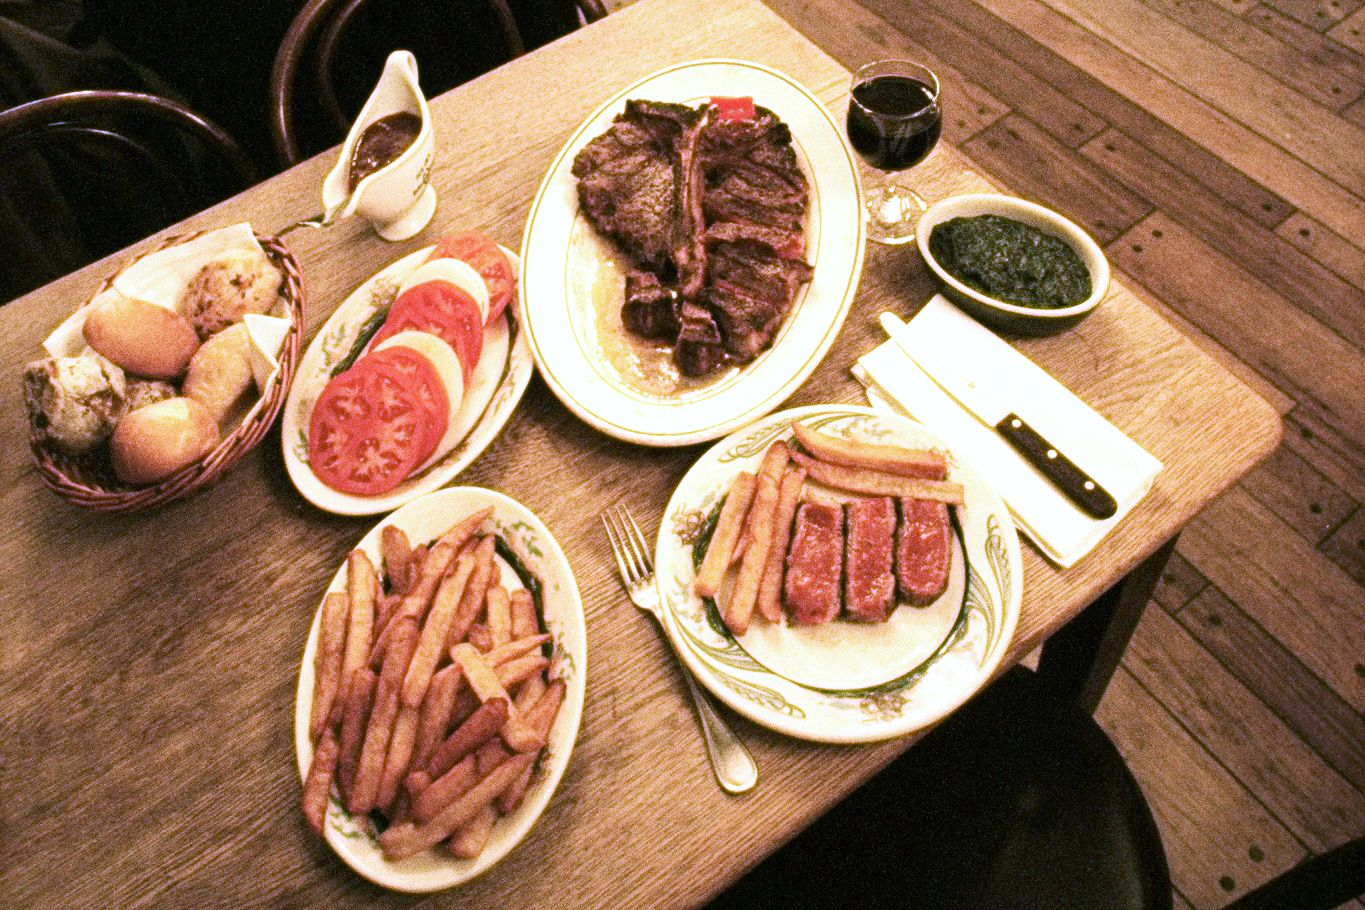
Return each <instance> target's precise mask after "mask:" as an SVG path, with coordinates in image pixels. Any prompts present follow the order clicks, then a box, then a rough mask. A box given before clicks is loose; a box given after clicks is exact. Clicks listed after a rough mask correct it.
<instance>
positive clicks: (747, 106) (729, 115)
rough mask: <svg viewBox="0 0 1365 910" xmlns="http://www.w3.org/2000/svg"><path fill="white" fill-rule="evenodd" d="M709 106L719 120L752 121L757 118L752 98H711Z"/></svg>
mask: <svg viewBox="0 0 1365 910" xmlns="http://www.w3.org/2000/svg"><path fill="white" fill-rule="evenodd" d="M711 104H712V105H713V106H714V107H715V108H716V114H717V115H718V116H719V117H720V119H721V120H752V119H754V117H756V116H758V111H756V110H755V109H754V99H752V98H747V97H746V98H720V97H716V98H712V99H711Z"/></svg>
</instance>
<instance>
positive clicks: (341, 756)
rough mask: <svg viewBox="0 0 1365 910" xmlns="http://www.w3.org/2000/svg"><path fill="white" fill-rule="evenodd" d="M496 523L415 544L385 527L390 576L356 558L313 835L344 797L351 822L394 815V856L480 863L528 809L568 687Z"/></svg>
mask: <svg viewBox="0 0 1365 910" xmlns="http://www.w3.org/2000/svg"><path fill="white" fill-rule="evenodd" d="M491 512H492V510H491V508H490V509H484V510H481V511H479V512H476V513H474V514H472V515H469V516H467V517H466V518H464V519H463V520H461V521H459V522H458V523H456V524H455V525H454V526H453V527H451V528H450V530H448V531H446V532H445V533H444V534H441V535H440V536H439V537H438V538H437V539H436V540H434V541H431V542H429V543H422V544H417V545H414V544H413V542H412V541H411V540H409V539H408V537H407V535H406V534H404V533H403V531H402V530H400V529H398V528H396V527H386V528H384V529H383V530H381V531H380V533H379V553H380V558H379V563H380V565H382V567H383V574H382V576H381V575H380V574H379V573H378V572H376V569H375V565H374V562H372V561H371V559H370V557H369V556H368V555H367V554H366V553H365V552H364V551H361V550H356V551H354V552H352V553H351V554H349V555H348V557H347V563H346V587H345V592H344V593H342V592H336V593H333V594H330V595H328V596H327V598H326V599H325V600H324V604H323V608H322V610H321V616H320V618H319V620H318V633H317V634H318V638H317V647H316V656H315V659H314V667H313V669H314V684H313V693H312V694H313V701H312V704H311V705H310V708H309V718H308V721H309V732H310V734H311V738H312V739H313V741H314V743H315V744H316V747H315V749H314V753H313V759H312V763H311V764H310V766H309V769H308V773H307V775H306V777H305V781H304V788H303V794H302V806H303V811H304V816H305V819H306V821H307V822H308V824H309V826H310V827H312V828H313V829H314V830H315V831H318V832H319V833H321V832H322V830H323V828H324V826H325V825H326V823H327V821H326V812H327V803H328V799H329V793H333V792H334V793H336V794H337V795H338V799H339V801H340V802H341V804H342V805H344V806H345V807H346V808H347V810H348V811H349V812H350V813H351V814H352V815H353V816H363V815H365V814H368V813H370V812H374V811H378V812H381V813H383V814H384V815H385V816H386V817H387V820H388V822H389V827H388V829H387V830H386V831H385V833H384V834H383V835H382V836H381V837H380V843H381V846H382V847H383V849H384V851H385V855H386V856H389V857H390V858H399V857H401V856H409V855H411V854H412V852H420V851H421V850H425V849H427V848H429V847H432V846H436V845H437V844H439V843H440V842H441V841H446V842H447V843H446V844H445V846H444V849H445V850H446V851H447V852H448V853H449V854H451V855H454V856H459V857H464V858H472V857H475V856H477V855H478V853H479V852H480V851H481V850H482V849H483V847H484V846H485V845H486V844H487V843H488V841H489V838H490V837H491V835H492V831H493V829H494V828H495V827H496V825H497V820H498V818H499V817H500V816H501V815H505V814H507V813H508V812H511V811H514V810H515V808H516V807H517V806H518V805H520V803H521V800H522V794H523V793H524V791H525V788H526V785H527V782H529V780H530V779H531V776H532V770H533V768H534V766H535V762H536V760H537V759H538V757H539V755H540V754H541V750H543V749H544V747H545V743H546V740H547V737H548V732H549V730H550V728H551V726H552V725H553V721H554V717H555V715H556V714H557V712H558V710H559V707H560V704H561V702H562V700H563V692H564V689H565V686H564V683H563V682H562V681H558V680H557V681H555V682H553V683H552V682H550V681H549V680H548V679H547V675H548V674H549V672H550V670H551V667H550V663H551V662H550V660H549V659H548V658H546V657H545V656H544V653H543V649H544V645H546V644H547V643H550V641H551V636H550V635H548V634H544V633H542V632H541V631H540V628H541V621H540V617H539V616H538V611H537V608H536V602H535V600H534V598H533V597H532V596H531V593H530V592H529V591H527V590H524V589H517V590H515V591H508V590H506V589H505V588H503V587H502V586H501V584H500V580H501V574H500V572H499V569H498V565H497V562H496V554H495V548H494V539H493V537H492V535H491V534H489V533H487V532H486V531H485V530H484V526H485V523H486V522H487V520H488V518H489V517H490V515H491ZM381 582H382V583H381ZM476 639H477V642H476V641H475V640H476ZM476 643H477V644H478V645H480V646H482V647H481V648H480V647H476V646H475V645H476ZM509 690H511V691H512V692H515V693H516V698H515V699H514V698H513V696H512V695H511V694H509ZM504 792H507V794H508V795H507V797H506V798H501V799H500V797H502V796H503V794H504ZM500 806H502V807H505V808H499V807H500Z"/></svg>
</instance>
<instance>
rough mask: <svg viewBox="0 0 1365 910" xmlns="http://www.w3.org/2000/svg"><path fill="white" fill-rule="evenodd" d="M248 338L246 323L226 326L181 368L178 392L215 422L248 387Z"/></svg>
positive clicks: (221, 420)
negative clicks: (207, 413)
mask: <svg viewBox="0 0 1365 910" xmlns="http://www.w3.org/2000/svg"><path fill="white" fill-rule="evenodd" d="M250 358H251V339H249V338H248V337H247V333H246V325H245V324H244V323H240V322H239V323H237V324H236V325H231V326H228V327H227V328H225V329H223V331H221V332H219V333H218V334H217V335H214V336H213V337H212V338H210V339H209V340H208V341H206V342H204V343H203V344H202V345H201V346H200V347H199V351H198V353H196V354H195V355H194V358H193V359H192V360H191V361H190V367H189V369H188V370H186V371H185V381H184V383H183V384H182V385H181V386H180V391H181V392H182V393H183V394H184V395H185V397H187V398H193V399H194V400H195V401H197V402H199V403H200V404H202V405H203V406H204V407H206V408H208V410H209V413H210V414H212V415H213V419H214V420H215V421H217V422H218V423H222V422H223V418H225V417H227V416H228V414H230V413H231V412H232V409H233V407H234V406H235V405H236V404H237V402H238V401H240V400H241V399H242V396H243V395H245V394H246V393H247V390H248V389H250V388H251V382H252V380H251V359H250Z"/></svg>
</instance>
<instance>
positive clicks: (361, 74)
mask: <svg viewBox="0 0 1365 910" xmlns="http://www.w3.org/2000/svg"><path fill="white" fill-rule="evenodd" d="M605 15H606V7H605V6H603V4H602V0H473V2H463V3H451V2H448V0H447V2H440V0H384V2H371V0H309V2H308V3H307V5H305V6H304V8H303V9H302V10H301V11H300V12H299V14H298V15H297V16H296V17H295V19H294V22H293V24H292V25H290V27H289V31H288V33H286V35H285V36H284V40H283V41H282V42H281V43H280V50H279V53H278V54H276V57H275V64H274V67H273V69H272V71H271V77H270V128H271V134H272V139H273V142H274V146H275V154H276V158H277V159H278V161H279V163H280V165H281V166H282V167H287V166H289V165H292V164H295V163H297V162H298V161H299V160H301V158H303V157H304V156H305V155H306V154H308V153H309V152H310V151H318V150H320V149H322V148H325V147H327V146H329V145H331V144H333V143H335V142H336V141H338V139H339V138H340V137H341V136H342V135H344V134H345V132H346V130H347V129H348V127H349V125H350V122H351V119H352V118H353V117H354V116H355V114H356V113H357V112H358V111H359V109H360V106H361V104H363V103H364V99H365V97H366V96H367V95H368V93H369V91H370V89H371V88H372V87H373V83H374V79H375V78H376V76H377V74H378V73H379V71H380V69H381V68H382V67H383V62H384V59H385V58H386V57H387V56H388V54H389V52H390V51H392V50H394V49H396V48H400V47H401V48H406V49H408V50H411V51H412V52H413V53H414V54H415V55H416V57H417V61H418V65H419V67H420V68H421V77H422V86H423V90H424V91H426V92H427V94H428V95H436V94H439V93H440V92H443V91H445V90H447V89H450V88H453V87H454V86H456V85H458V84H460V83H461V82H465V81H467V80H469V79H472V78H474V77H475V76H478V75H480V74H482V73H485V72H487V71H488V70H490V69H493V68H494V67H496V66H500V65H501V64H503V63H506V62H507V61H509V60H512V59H513V58H515V57H519V56H521V55H522V54H523V53H525V52H526V51H527V50H529V49H532V48H535V47H538V46H540V45H541V44H544V43H546V42H547V41H550V40H553V39H554V38H557V37H560V36H561V35H564V34H567V33H568V32H569V31H572V30H573V29H574V28H577V27H578V26H579V25H580V24H581V23H588V22H594V21H596V20H597V19H600V18H602V17H603V16H605ZM433 24H435V25H437V26H438V27H433ZM305 60H311V62H312V66H311V72H305V71H304V61H305ZM306 96H311V97H313V98H315V99H316V102H317V103H316V105H315V106H302V105H300V104H299V99H300V98H302V97H306Z"/></svg>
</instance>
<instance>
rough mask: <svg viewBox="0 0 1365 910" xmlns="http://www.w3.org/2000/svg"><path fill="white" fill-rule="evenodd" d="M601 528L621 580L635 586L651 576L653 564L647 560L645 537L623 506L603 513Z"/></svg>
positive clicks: (617, 506)
mask: <svg viewBox="0 0 1365 910" xmlns="http://www.w3.org/2000/svg"><path fill="white" fill-rule="evenodd" d="M602 526H603V527H604V528H606V531H607V540H608V541H610V543H611V551H612V555H614V556H615V557H616V567H617V568H618V569H619V570H620V572H621V577H622V578H624V579H626V581H627V582H628V583H630V584H635V583H638V582H639V581H642V580H643V579H645V578H647V577H648V576H650V575H652V574H653V572H654V564H653V563H652V562H651V561H650V558H649V547H648V546H647V545H646V544H645V536H644V534H642V533H641V532H640V526H639V525H637V524H636V523H635V519H634V518H633V517H632V516H631V514H630V512H629V511H627V510H626V507H625V506H622V505H616V506H614V507H612V508H610V509H608V510H607V511H605V512H603V513H602Z"/></svg>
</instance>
